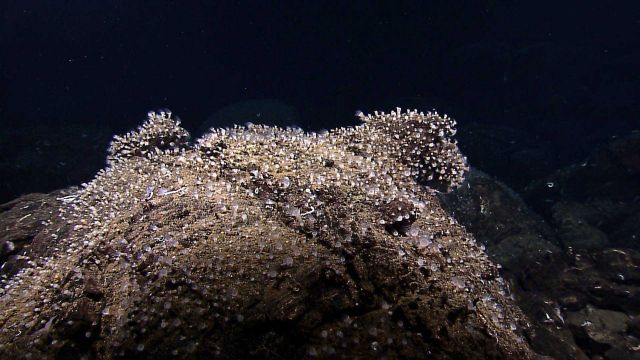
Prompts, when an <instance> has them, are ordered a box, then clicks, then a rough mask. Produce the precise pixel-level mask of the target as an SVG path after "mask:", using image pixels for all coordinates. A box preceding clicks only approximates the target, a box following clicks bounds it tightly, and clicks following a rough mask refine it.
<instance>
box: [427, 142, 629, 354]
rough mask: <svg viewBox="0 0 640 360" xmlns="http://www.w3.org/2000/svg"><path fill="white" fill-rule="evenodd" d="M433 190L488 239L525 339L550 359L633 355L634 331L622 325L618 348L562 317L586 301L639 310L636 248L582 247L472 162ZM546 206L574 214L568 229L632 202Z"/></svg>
mask: <svg viewBox="0 0 640 360" xmlns="http://www.w3.org/2000/svg"><path fill="white" fill-rule="evenodd" d="M628 141H630V140H629V139H627V140H624V143H627V142H628ZM626 158H632V156H627V157H626ZM603 179H604V178H603ZM607 181H608V180H607ZM545 186H546V185H545ZM593 186H594V187H596V185H595V181H594V183H593ZM622 191H627V190H622ZM598 195H600V193H596V197H597V196H598ZM439 197H440V198H441V199H442V201H443V204H444V206H445V207H446V209H447V210H448V211H449V212H450V213H452V214H453V216H454V217H455V218H456V219H457V220H458V221H459V222H460V223H461V224H462V225H464V226H465V228H466V229H467V230H468V231H470V232H472V233H473V234H474V237H475V238H476V239H477V240H478V242H479V243H481V244H483V245H484V246H486V251H487V253H488V255H489V257H490V258H491V260H492V261H494V262H495V263H498V264H502V268H501V273H502V274H503V275H504V277H505V280H507V283H508V284H509V285H510V288H511V291H512V293H513V295H514V298H515V301H516V303H517V304H518V305H519V306H520V308H521V309H522V310H523V311H524V313H525V314H526V315H527V317H528V318H529V319H530V321H531V328H532V331H531V335H530V339H529V341H530V343H531V346H532V348H533V349H534V351H536V352H538V353H540V354H544V355H548V356H551V357H553V358H554V359H577V358H579V359H586V358H589V357H591V358H593V357H597V356H601V357H604V358H611V359H617V358H632V352H633V351H632V350H629V349H633V348H637V345H638V344H637V338H638V336H637V335H638V332H637V330H631V329H630V330H628V331H625V332H623V333H622V334H621V336H620V337H618V338H617V339H618V340H620V342H619V344H617V345H616V347H611V346H609V345H606V346H602V345H601V344H599V343H597V342H594V341H591V340H589V341H586V340H585V339H588V336H586V335H585V333H584V331H583V329H582V328H581V327H579V326H573V325H571V324H570V323H569V321H567V317H568V316H569V314H576V313H585V312H587V311H588V309H590V308H595V309H601V310H603V311H613V312H616V313H618V314H620V313H622V314H623V315H624V316H626V317H627V318H632V317H633V316H636V315H637V314H638V312H639V311H640V286H639V285H640V279H639V278H638V276H639V274H640V273H639V272H638V269H640V253H639V252H638V251H636V250H634V249H632V248H604V249H603V248H601V247H602V246H604V245H607V244H601V245H599V246H586V245H587V244H588V243H589V242H587V239H586V238H580V239H578V238H577V237H576V240H575V243H573V244H571V243H569V242H568V241H567V239H568V237H567V234H566V233H564V231H567V230H566V229H565V228H563V227H561V226H557V224H558V222H556V221H555V220H554V219H552V220H553V221H550V222H547V221H545V220H544V219H543V218H542V217H541V216H539V215H537V214H536V213H534V212H533V211H532V210H531V209H529V208H528V207H527V205H526V204H525V203H524V202H523V201H522V200H521V199H520V197H519V196H518V195H517V194H515V193H514V192H513V191H511V190H510V189H509V188H508V187H506V186H505V185H504V184H502V183H501V182H499V181H497V180H496V179H493V178H491V177H489V176H487V175H485V174H483V173H482V172H480V171H478V170H475V169H472V170H471V171H470V173H469V175H468V176H467V178H466V180H465V182H464V183H463V184H462V186H460V187H459V188H457V189H456V190H454V191H452V192H450V193H448V194H441V195H440V196H439ZM605 197H606V196H605ZM573 199H574V200H575V199H576V198H573ZM550 207H551V208H552V209H555V210H556V211H558V213H559V214H562V217H564V218H569V217H572V218H573V219H580V220H574V221H573V222H571V223H570V224H569V225H572V226H573V227H569V226H567V227H568V228H570V230H571V233H572V234H575V233H576V232H575V231H576V229H578V228H584V227H585V226H591V225H588V224H598V223H599V221H600V220H603V219H611V218H615V217H616V216H620V214H626V215H625V216H628V215H629V211H628V210H629V209H633V205H632V204H631V202H629V201H628V200H627V201H616V202H615V203H614V202H613V201H606V200H604V199H602V198H601V199H599V200H598V201H597V202H595V201H592V202H590V203H588V204H586V205H585V204H584V203H582V202H569V201H567V202H559V203H557V204H554V205H552V206H550ZM616 207H620V208H621V209H622V210H621V209H620V208H618V209H617V208H616ZM611 214H617V215H615V216H611ZM558 218H560V217H558ZM604 221H608V220H604ZM623 223H624V222H623ZM594 232H600V230H598V229H597V228H596V229H591V231H590V232H587V233H588V234H585V236H587V235H589V234H591V235H589V236H593V235H592V234H593V233H594ZM572 245H573V246H572ZM565 246H566V248H565ZM620 354H623V355H624V356H620Z"/></svg>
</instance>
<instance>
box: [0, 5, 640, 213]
mask: <svg viewBox="0 0 640 360" xmlns="http://www.w3.org/2000/svg"><path fill="white" fill-rule="evenodd" d="M0 15H1V23H0V26H1V28H0V51H1V54H0V55H1V56H0V172H1V173H0V174H1V176H2V179H1V180H0V202H1V201H6V200H10V199H12V198H14V197H16V196H18V195H20V194H22V193H28V192H34V191H50V190H53V189H56V188H60V187H64V186H69V185H74V184H78V183H80V182H83V181H88V180H89V179H91V177H92V176H93V174H94V173H95V171H97V169H99V168H101V167H103V166H104V157H105V152H106V147H107V146H108V141H109V139H110V137H111V136H112V135H113V134H116V133H122V132H123V131H127V130H129V129H131V128H133V127H135V126H137V125H139V124H140V123H141V122H142V121H143V120H144V118H145V116H146V113H147V111H149V110H152V109H159V108H170V109H171V110H172V111H173V112H174V113H175V114H177V115H179V116H180V118H181V119H182V120H183V125H184V126H185V127H186V128H188V129H189V130H191V131H193V132H194V135H195V136H197V135H198V133H197V130H198V129H199V128H200V127H201V126H202V124H203V123H204V122H205V121H206V120H207V119H208V118H210V116H211V115H212V114H214V113H215V112H216V111H217V110H219V109H221V108H222V107H224V106H227V105H229V104H233V103H238V102H242V101H246V100H252V99H277V100H279V101H281V102H283V103H286V104H288V105H290V106H291V107H292V108H295V109H296V110H297V112H298V114H299V117H298V119H297V120H296V122H295V125H299V126H301V127H303V128H305V129H308V130H317V129H321V128H332V127H335V126H344V125H353V124H355V123H356V119H355V118H354V116H353V114H354V112H355V111H356V110H363V111H364V112H365V113H366V112H373V110H390V109H393V108H395V107H396V106H402V107H411V108H419V109H421V110H430V109H432V108H436V109H437V110H438V111H440V112H445V113H447V114H449V115H451V116H453V117H454V118H456V119H457V120H458V121H459V123H460V125H459V127H460V129H461V134H460V141H461V147H462V149H463V150H464V151H465V152H466V153H467V154H468V155H469V158H470V162H471V164H472V165H475V166H478V167H480V168H483V169H485V170H487V171H489V172H490V173H492V174H495V175H496V176H499V177H501V178H504V179H505V181H507V182H508V183H510V184H511V185H512V186H513V187H515V188H516V189H517V188H519V187H522V186H524V185H526V183H527V182H529V181H531V180H534V179H535V178H538V177H541V176H544V175H546V174H548V173H549V172H550V171H552V170H554V169H556V168H558V167H560V166H563V165H566V164H568V163H570V162H573V161H580V159H581V158H583V157H584V156H586V154H588V153H589V151H590V150H591V149H592V148H593V147H595V146H597V145H598V144H601V143H603V142H605V141H607V139H609V138H610V137H611V136H613V135H618V136H624V135H625V134H628V133H629V132H630V131H631V130H633V129H638V128H640V126H639V118H638V115H639V113H640V101H638V94H639V93H640V36H639V35H640V2H638V1H616V2H604V1H577V2H563V1H459V2H457V1H419V2H405V1H393V2H389V3H385V2H375V1H335V2H330V1H308V2H305V1H291V2H288V1H286V2H285V1H283V2H273V3H272V2H268V1H264V2H262V1H132V0H127V1H117V0H113V1H105V2H90V1H28V0H19V1H6V0H5V1H2V2H1V4H0ZM248 120H252V121H253V120H254V119H248ZM214 125H217V126H228V125H231V124H230V123H224V121H222V122H221V121H219V119H218V120H217V123H216V124H214ZM281 125H286V124H281ZM514 173H517V174H518V176H514V175H513V174H514Z"/></svg>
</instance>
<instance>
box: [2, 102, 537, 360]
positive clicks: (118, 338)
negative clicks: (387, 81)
mask: <svg viewBox="0 0 640 360" xmlns="http://www.w3.org/2000/svg"><path fill="white" fill-rule="evenodd" d="M362 119H363V121H364V124H363V125H361V126H358V127H355V128H351V129H338V130H335V131H331V132H328V133H322V134H307V133H304V132H302V131H301V130H299V129H286V130H285V129H280V128H271V127H264V126H249V127H234V128H230V129H218V130H214V131H213V132H212V133H210V134H209V135H207V136H205V137H203V138H201V139H200V140H198V141H197V142H196V144H195V145H192V144H190V143H189V142H188V141H182V139H188V137H187V136H186V132H184V131H183V129H181V128H179V126H178V124H177V123H176V122H174V121H173V120H172V118H171V114H170V113H161V114H155V113H152V114H150V118H149V120H148V122H147V123H146V124H145V125H143V126H142V127H141V128H140V130H139V131H138V132H137V133H131V134H129V135H127V136H125V137H120V138H116V139H115V140H114V143H113V145H112V148H111V151H110V163H109V164H110V165H109V167H108V168H106V169H104V170H102V171H100V172H99V173H98V175H97V176H96V178H95V179H94V180H93V181H91V182H90V183H88V184H84V185H83V186H82V188H81V189H70V190H68V191H67V192H65V193H61V194H56V195H54V196H50V197H47V201H52V200H53V199H55V201H56V203H55V206H52V207H51V209H50V211H47V212H44V211H43V212H40V213H37V220H38V223H39V225H38V226H35V227H33V228H30V229H29V231H30V233H31V234H34V235H33V239H39V241H38V242H36V241H35V240H33V241H31V242H30V243H28V242H25V245H24V246H23V247H22V248H21V249H20V250H19V253H12V254H10V256H21V257H22V259H23V260H25V261H24V262H20V263H14V264H13V265H12V266H11V268H12V269H14V271H11V272H7V271H5V270H4V269H7V268H8V267H7V266H3V279H2V290H1V297H0V355H2V357H3V358H12V357H22V356H32V357H35V358H40V357H52V358H58V357H75V358H80V357H83V356H85V357H90V358H118V357H126V358H167V357H178V358H201V357H215V358H223V359H225V358H226V359H235V358H247V357H257V358H296V359H297V358H416V359H419V358H425V357H434V358H465V359H486V358H531V357H532V356H533V353H532V352H531V350H530V348H529V345H528V344H527V342H526V341H525V338H524V337H523V332H524V331H526V330H527V328H528V324H527V320H526V318H525V317H524V315H523V314H522V313H521V311H520V310H519V309H518V308H517V307H516V306H514V305H513V302H512V300H511V299H510V295H509V292H508V289H507V288H506V287H505V282H504V280H503V279H502V278H501V277H500V275H499V271H498V268H497V267H496V266H495V265H494V264H493V263H492V262H491V261H490V260H489V258H488V257H487V256H486V255H485V253H484V252H483V251H482V249H481V247H480V245H479V244H477V243H476V241H475V239H474V238H473V237H472V236H471V235H470V234H469V233H467V232H466V231H465V229H464V228H463V227H462V226H460V225H458V224H457V223H456V221H455V220H453V219H452V218H451V217H449V215H448V214H447V213H446V212H445V211H444V210H443V209H442V207H441V206H440V205H439V201H438V199H437V198H436V196H435V194H436V192H435V190H433V188H429V187H425V186H424V185H423V184H424V183H428V184H429V185H433V186H434V187H437V188H441V189H448V188H454V187H456V186H457V185H458V184H459V183H460V181H461V179H462V176H463V174H464V173H465V171H466V163H465V161H464V158H463V157H462V156H461V155H460V154H459V152H458V150H457V146H456V144H455V141H453V139H452V138H451V136H452V135H453V133H455V130H454V129H453V128H452V126H453V124H454V123H453V121H452V120H450V119H449V118H447V117H446V116H445V117H441V116H439V115H438V114H432V113H427V114H422V113H418V112H407V113H402V112H400V110H399V109H398V110H397V111H394V112H391V113H390V114H384V113H380V114H376V115H373V116H364V115H363V116H362ZM149 129H153V131H147V130H149ZM176 134H179V136H178V137H176V136H174V135H176ZM165 135H168V136H169V137H168V138H166V137H165ZM156 136H159V137H160V138H156ZM123 139H124V140H126V141H124V140H123ZM138 140H141V143H140V145H141V146H139V147H138V146H137V141H138ZM176 140H180V141H176ZM122 143H126V146H119V144H122ZM394 143H395V144H396V145H395V146H393V144H394ZM150 144H152V145H153V146H151V145H150ZM157 144H160V146H158V145H157ZM26 201H30V200H29V199H23V200H20V201H18V202H16V203H14V204H13V205H11V206H6V208H7V209H8V210H6V211H5V212H3V213H2V221H4V223H6V224H14V223H15V221H12V220H14V219H16V218H18V219H19V218H20V217H21V216H24V215H22V213H21V212H20V209H21V207H22V206H23V204H27V202H26ZM12 226H14V225H12ZM15 226H16V227H17V226H19V225H15ZM27 243H28V244H27ZM37 244H41V245H39V246H38V245H37ZM14 251H15V250H14ZM3 261H5V258H3ZM6 261H7V262H6V263H5V264H8V261H9V260H6Z"/></svg>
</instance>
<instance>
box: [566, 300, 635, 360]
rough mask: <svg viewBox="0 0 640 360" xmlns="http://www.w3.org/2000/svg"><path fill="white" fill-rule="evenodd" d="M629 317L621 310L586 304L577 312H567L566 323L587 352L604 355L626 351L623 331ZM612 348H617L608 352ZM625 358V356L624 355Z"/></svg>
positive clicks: (627, 325)
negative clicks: (599, 307)
mask: <svg viewBox="0 0 640 360" xmlns="http://www.w3.org/2000/svg"><path fill="white" fill-rule="evenodd" d="M629 322H630V319H629V317H628V316H627V315H626V314H624V313H621V312H617V311H611V310H604V309H597V308H594V307H591V306H587V307H586V308H585V309H583V310H581V311H578V312H568V313H567V323H568V324H569V326H570V328H571V330H572V332H573V333H574V336H575V337H576V338H577V340H578V341H579V342H582V343H583V344H585V345H584V346H585V347H587V348H588V352H589V353H592V354H600V355H605V356H606V358H611V357H609V356H610V355H612V354H614V353H621V351H622V352H623V353H624V352H627V351H626V350H623V349H625V347H626V346H627V340H626V339H625V333H626V331H627V329H628V327H629ZM612 349H618V350H615V351H613V352H610V351H611V350H612ZM625 358H626V357H625Z"/></svg>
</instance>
